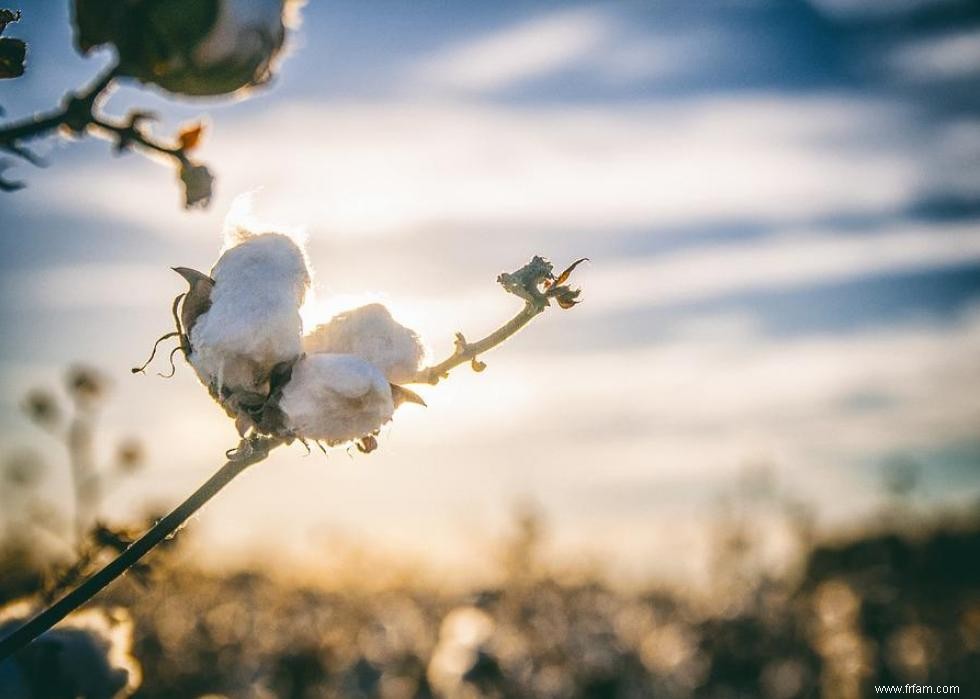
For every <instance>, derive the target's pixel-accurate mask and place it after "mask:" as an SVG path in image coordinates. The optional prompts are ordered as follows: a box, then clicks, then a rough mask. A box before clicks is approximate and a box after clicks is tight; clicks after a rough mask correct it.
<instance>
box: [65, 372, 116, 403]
mask: <svg viewBox="0 0 980 699" xmlns="http://www.w3.org/2000/svg"><path fill="white" fill-rule="evenodd" d="M66 383H67V386H68V393H69V394H70V395H71V397H72V398H73V399H75V401H76V402H79V403H90V402H94V401H97V400H98V399H100V398H102V396H103V395H104V394H105V391H106V389H107V388H108V381H107V380H106V378H105V377H104V376H102V375H101V374H100V373H99V372H98V371H96V370H95V369H92V368H90V367H83V366H75V367H72V368H71V369H69V370H68V376H67V377H66Z"/></svg>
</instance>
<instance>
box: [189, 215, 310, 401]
mask: <svg viewBox="0 0 980 699" xmlns="http://www.w3.org/2000/svg"><path fill="white" fill-rule="evenodd" d="M211 277H212V279H214V288H213V290H212V291H211V299H210V300H211V306H210V308H209V309H208V310H207V312H205V313H203V314H202V315H201V316H199V317H198V318H197V322H196V323H195V324H194V328H193V329H192V330H191V334H190V344H191V347H192V352H191V355H190V357H189V359H190V363H191V365H192V366H193V367H194V369H195V370H196V371H197V372H198V375H199V376H200V377H201V379H202V381H204V382H205V383H206V384H207V385H209V386H213V387H215V388H216V389H217V390H218V391H219V393H220V391H221V388H222V387H226V388H228V389H230V390H232V391H239V390H245V391H256V390H257V389H258V390H259V392H261V389H262V388H263V385H264V383H265V382H266V380H267V379H268V377H269V374H270V372H271V371H272V368H273V367H274V366H275V365H276V364H278V363H279V362H284V361H289V360H292V359H294V358H295V357H297V356H299V354H300V353H301V351H302V344H301V336H302V332H303V324H302V321H301V320H300V315H299V308H300V306H301V305H302V304H303V299H304V297H305V296H306V291H307V289H308V288H309V285H310V274H309V271H308V270H307V266H306V257H305V255H304V254H303V251H302V250H301V249H300V247H299V246H298V245H297V244H296V243H295V242H294V241H293V240H292V239H291V238H289V237H288V236H285V235H282V234H279V233H262V234H259V235H247V236H240V237H239V241H238V243H237V244H236V245H234V246H233V247H230V248H228V249H227V250H225V252H224V253H223V254H222V255H221V257H220V258H219V259H218V262H217V263H216V264H215V266H214V268H213V269H212V271H211Z"/></svg>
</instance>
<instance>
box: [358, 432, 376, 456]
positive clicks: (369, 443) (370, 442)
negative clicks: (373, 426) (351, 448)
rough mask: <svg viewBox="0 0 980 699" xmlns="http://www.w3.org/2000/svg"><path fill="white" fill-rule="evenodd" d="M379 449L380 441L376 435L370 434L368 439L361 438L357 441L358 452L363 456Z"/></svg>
mask: <svg viewBox="0 0 980 699" xmlns="http://www.w3.org/2000/svg"><path fill="white" fill-rule="evenodd" d="M377 448H378V440H377V438H376V437H375V436H374V435H371V434H369V435H368V436H367V437H361V438H360V439H359V440H357V450H358V451H359V452H361V453H362V454H370V453H371V452H372V451H374V450H375V449H377Z"/></svg>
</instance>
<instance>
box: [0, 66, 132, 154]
mask: <svg viewBox="0 0 980 699" xmlns="http://www.w3.org/2000/svg"><path fill="white" fill-rule="evenodd" d="M117 70H118V66H117V65H115V64H113V65H111V66H110V67H109V68H108V69H107V70H106V71H105V72H104V73H102V74H101V75H99V76H98V77H97V78H96V79H95V80H93V81H92V84H91V85H90V86H89V87H87V88H86V89H84V90H83V91H82V92H79V93H75V94H70V95H68V97H67V98H66V99H65V100H64V102H63V103H62V105H61V107H60V108H58V109H55V110H53V111H50V112H47V113H44V114H35V115H34V116H32V117H29V118H27V119H23V120H22V121H16V122H14V123H12V124H8V125H7V126H5V127H3V128H0V144H3V146H5V147H6V149H7V150H10V149H11V148H12V147H13V148H16V147H17V141H20V140H24V139H31V138H37V137H39V136H43V135H45V134H47V133H48V132H50V131H54V130H55V129H57V128H58V127H60V126H67V127H68V128H70V129H71V130H72V131H75V132H78V133H80V132H82V131H84V130H85V127H86V126H87V125H88V124H90V123H91V121H92V118H93V112H94V110H95V105H96V103H97V102H98V100H99V98H100V97H102V95H103V93H105V92H106V91H107V90H108V89H109V87H110V86H111V85H112V82H113V81H114V80H115V79H116V77H117Z"/></svg>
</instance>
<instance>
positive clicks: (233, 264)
mask: <svg viewBox="0 0 980 699" xmlns="http://www.w3.org/2000/svg"><path fill="white" fill-rule="evenodd" d="M228 230H229V232H228V233H227V234H226V241H225V245H224V248H223V249H222V251H221V252H220V254H219V256H218V259H217V261H216V262H215V263H214V265H213V267H212V268H211V270H210V271H209V272H208V273H204V272H201V271H198V270H195V269H193V268H190V267H175V268H174V270H175V271H176V272H177V273H178V274H180V275H181V276H182V277H183V278H184V280H185V281H186V282H187V290H186V291H185V292H183V293H181V294H179V295H178V296H177V297H176V298H175V299H174V302H173V305H172V311H173V316H174V322H175V326H176V327H175V329H174V330H173V331H171V332H168V333H166V334H165V335H163V336H162V337H161V338H160V339H158V340H157V342H156V344H154V347H153V352H152V353H151V354H150V358H149V360H147V362H146V364H144V365H143V366H142V367H137V368H134V369H133V371H134V372H141V371H143V370H144V369H145V367H146V366H148V365H149V363H150V362H151V361H152V360H153V359H154V356H155V353H156V349H157V347H158V346H159V344H160V343H161V342H163V341H165V340H169V339H176V341H177V346H176V347H175V348H174V350H173V351H172V352H171V355H170V356H171V363H172V362H173V357H174V355H176V354H177V353H181V354H183V356H184V358H185V359H186V361H187V363H188V364H189V365H190V367H191V368H192V369H193V371H194V373H195V374H196V376H197V378H198V379H199V380H200V382H201V384H202V385H203V386H204V388H205V389H206V390H207V391H208V393H209V394H210V395H211V397H212V398H214V400H215V401H216V402H217V404H218V405H219V406H220V407H221V409H223V410H224V411H225V413H226V414H227V415H228V416H229V418H230V419H231V420H233V422H234V425H235V428H236V429H237V431H238V434H239V436H240V441H239V443H238V445H237V446H236V447H235V448H233V449H230V450H229V451H228V452H227V457H228V460H227V462H226V463H225V464H224V465H223V466H222V467H221V468H219V469H218V471H217V472H216V473H215V474H214V475H213V476H212V477H211V478H210V479H209V480H208V481H207V482H205V483H204V484H203V485H202V486H201V487H200V488H198V489H197V490H196V491H195V492H194V493H192V494H191V495H190V496H189V497H188V498H187V499H186V500H185V501H184V502H182V503H181V504H180V505H178V506H177V507H176V508H175V509H174V510H173V511H172V512H171V513H170V514H168V515H166V516H165V517H164V518H162V519H161V520H159V521H158V522H157V523H156V524H155V525H154V526H153V527H151V528H150V529H149V530H148V531H147V532H146V533H145V534H144V535H143V536H142V537H140V538H139V539H137V540H136V541H134V542H133V543H132V544H131V545H130V546H129V547H128V548H126V549H125V550H123V551H122V552H121V553H120V554H119V556H118V557H117V558H115V559H114V560H112V561H111V562H110V563H109V564H107V565H106V566H105V567H104V568H102V569H101V570H99V571H98V572H96V573H95V574H94V575H92V576H91V577H90V578H88V579H87V580H85V581H84V582H83V583H81V584H80V585H79V586H78V587H76V588H75V589H74V590H72V591H71V592H69V593H68V594H67V595H65V596H64V597H62V598H61V599H60V600H58V601H57V602H55V603H54V604H53V605H52V606H50V607H49V608H47V609H45V610H44V611H42V612H41V613H39V614H38V615H37V616H35V617H33V618H32V619H31V620H30V621H28V622H27V623H25V624H24V625H23V626H21V627H20V628H18V629H17V630H16V631H14V632H13V633H12V634H11V635H9V636H7V637H6V638H3V639H0V659H2V658H4V657H6V656H7V655H10V654H12V653H15V652H16V651H17V650H18V649H20V648H22V647H23V646H24V645H26V644H27V643H29V642H30V641H31V640H32V639H34V638H36V637H38V636H39V635H40V634H43V633H44V632H45V631H46V630H47V629H50V628H51V627H52V626H53V625H54V624H56V623H57V622H58V621H59V620H61V619H62V618H64V617H65V616H66V615H67V614H69V613H71V612H72V611H73V610H75V609H76V608H77V607H78V606H80V605H81V604H84V603H85V602H86V601H87V600H89V599H90V598H91V597H92V596H94V595H95V594H96V593H97V592H98V591H99V590H101V589H102V588H103V587H105V586H106V585H108V584H109V583H110V582H112V581H113V580H114V579H115V578H117V577H118V576H119V575H121V574H122V573H124V572H126V571H127V570H129V569H130V568H131V567H132V566H134V565H136V564H137V563H138V562H139V561H140V559H141V558H142V557H143V556H144V555H145V554H146V553H148V552H149V551H150V550H152V549H153V548H154V547H155V546H157V545H158V544H159V543H161V542H162V541H164V540H165V539H166V538H167V537H169V536H171V535H172V534H173V533H174V532H175V531H176V530H177V529H178V528H180V527H181V526H182V525H183V524H184V523H185V522H186V521H187V519H188V518H189V517H190V516H192V515H193V514H194V513H195V512H196V511H197V510H198V509H200V507H201V506H202V505H204V504H205V503H206V502H207V501H208V500H210V499H211V498H212V497H214V495H216V494H217V493H218V492H219V491H220V490H221V489H222V488H224V487H225V486H226V485H227V484H228V483H229V482H230V481H231V480H232V479H234V478H235V477H236V476H237V475H238V474H240V473H241V472H242V471H244V470H245V469H246V468H248V467H249V466H252V465H254V464H256V463H259V462H261V461H263V460H265V459H266V458H267V457H268V456H269V454H270V452H271V451H272V450H273V449H276V448H278V447H280V446H283V445H290V444H293V443H296V442H299V443H301V444H304V445H306V447H307V449H309V446H310V444H311V443H312V444H316V445H318V446H319V447H320V448H321V449H323V450H324V451H326V448H327V447H331V446H349V445H355V446H356V447H357V448H358V449H359V450H360V451H362V452H371V451H373V450H375V449H376V448H377V447H378V441H377V436H378V435H379V431H380V429H381V428H382V426H384V425H385V424H386V423H388V422H389V421H391V420H393V419H395V417H396V411H397V410H398V409H399V408H400V407H401V406H403V405H405V404H409V403H411V404H417V405H421V406H424V405H425V403H424V401H423V400H422V398H421V397H420V396H419V395H418V394H417V393H415V392H414V391H413V390H412V389H411V388H409V386H410V385H413V384H429V385H434V384H438V383H439V382H440V381H441V380H443V379H444V378H447V377H448V375H449V372H450V371H451V370H452V369H454V368H456V367H458V366H460V365H463V364H469V365H470V366H471V368H472V369H473V370H474V371H477V372H482V371H483V370H485V369H486V364H485V363H484V362H483V361H482V359H481V357H482V356H483V355H484V354H485V353H487V352H488V351H490V350H491V349H493V348H495V347H496V346H497V345H499V344H501V343H502V342H504V341H505V340H507V339H508V338H510V337H511V336H512V335H514V334H515V333H516V332H518V331H519V330H520V329H521V328H523V327H524V326H526V325H527V324H528V323H529V322H530V321H531V320H532V319H533V318H535V317H536V316H538V315H539V314H541V313H542V312H544V311H545V310H546V309H547V308H549V307H550V306H551V305H552V303H555V304H557V305H558V306H559V307H560V308H562V309H569V308H572V307H574V306H575V305H576V304H577V303H578V300H579V298H578V297H579V293H580V292H579V290H578V289H574V288H572V287H571V286H569V284H568V281H569V277H570V276H571V274H572V272H573V270H574V269H575V268H576V267H577V266H578V265H579V264H580V263H581V262H582V261H583V260H578V261H576V262H574V263H573V264H572V265H570V266H569V267H568V268H566V269H565V270H564V271H562V272H560V273H558V274H555V272H554V268H553V266H552V264H551V263H550V262H549V261H547V260H545V259H544V258H542V257H534V258H532V259H531V261H530V262H528V263H527V264H526V265H524V266H523V267H521V268H520V269H518V270H516V271H515V272H510V273H506V272H505V273H503V274H500V275H499V276H498V277H497V281H498V283H499V284H500V285H501V286H502V287H503V289H504V290H505V291H506V292H508V293H510V294H513V295H515V296H517V297H518V298H520V299H521V300H522V301H523V304H524V305H523V308H521V310H520V311H519V312H518V313H517V314H516V315H515V316H514V317H513V318H511V319H510V320H509V321H507V322H506V323H504V324H503V325H501V326H500V327H499V328H497V329H496V330H494V331H493V332H492V333H490V334H489V335H487V336H485V337H483V338H481V339H480V340H477V341H474V342H470V341H468V340H467V339H466V337H465V336H464V335H463V334H462V333H456V337H455V343H454V350H453V352H452V354H451V355H450V356H449V357H447V358H446V359H444V360H443V361H441V362H439V363H436V364H430V365H425V363H424V360H425V356H426V353H425V351H424V348H423V343H422V341H421V339H420V338H419V336H418V334H417V333H416V332H414V331H413V330H412V329H410V328H408V327H405V326H404V325H402V324H400V323H399V322H398V321H396V320H395V319H394V317H393V316H392V314H391V312H390V311H389V310H388V309H387V308H386V307H385V306H384V305H382V304H377V303H374V304H369V305H366V306H361V307H359V308H354V309H350V310H348V311H345V312H342V313H340V314H338V315H336V316H334V317H333V318H329V319H327V320H326V321H325V322H323V323H322V324H319V325H316V326H314V327H311V328H308V329H307V328H304V327H303V321H302V318H301V316H300V308H301V307H302V306H303V304H304V302H305V301H306V299H307V296H308V295H309V294H310V287H311V278H312V276H313V275H312V273H311V269H310V264H309V261H308V259H307V256H306V253H305V251H304V250H303V247H302V246H301V244H300V243H299V242H297V241H296V240H295V239H294V238H293V237H291V236H289V235H286V234H283V233H279V232H274V231H257V230H250V229H247V228H245V227H242V226H237V225H232V226H230V227H229V229H228ZM583 259H584V258H583ZM173 369H174V370H175V367H173Z"/></svg>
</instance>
